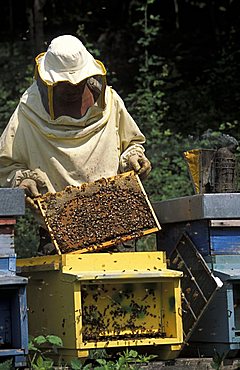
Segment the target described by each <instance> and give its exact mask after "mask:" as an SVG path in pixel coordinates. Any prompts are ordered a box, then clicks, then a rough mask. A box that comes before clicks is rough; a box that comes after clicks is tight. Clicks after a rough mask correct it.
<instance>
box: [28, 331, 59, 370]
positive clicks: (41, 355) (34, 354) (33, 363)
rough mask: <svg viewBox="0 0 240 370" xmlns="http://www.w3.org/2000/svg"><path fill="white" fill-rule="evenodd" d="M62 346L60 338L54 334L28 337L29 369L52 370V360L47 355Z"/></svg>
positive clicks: (55, 351)
mask: <svg viewBox="0 0 240 370" xmlns="http://www.w3.org/2000/svg"><path fill="white" fill-rule="evenodd" d="M62 346H63V342H62V340H61V338H59V337H58V336H55V335H47V336H44V335H39V336H37V337H35V338H33V337H29V345H28V349H29V355H28V362H29V368H30V370H53V369H54V367H53V365H54V361H53V360H52V359H51V358H48V357H47V355H49V354H50V353H57V349H58V348H59V347H62Z"/></svg>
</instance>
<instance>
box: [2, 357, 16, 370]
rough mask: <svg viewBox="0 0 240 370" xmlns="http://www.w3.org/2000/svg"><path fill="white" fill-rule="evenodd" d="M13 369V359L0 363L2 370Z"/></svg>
mask: <svg viewBox="0 0 240 370" xmlns="http://www.w3.org/2000/svg"><path fill="white" fill-rule="evenodd" d="M13 369H14V366H13V360H12V359H10V360H6V361H4V362H1V363H0V370H13Z"/></svg>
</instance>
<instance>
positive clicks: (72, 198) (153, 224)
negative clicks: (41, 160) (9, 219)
mask: <svg viewBox="0 0 240 370" xmlns="http://www.w3.org/2000/svg"><path fill="white" fill-rule="evenodd" d="M35 200H36V202H37V204H38V206H39V208H40V211H41V213H42V215H43V217H44V220H45V223H46V226H47V228H48V230H49V233H50V235H51V238H52V241H53V244H54V246H55V247H56V250H57V252H58V254H63V253H74V252H77V253H84V252H91V251H97V250H100V249H104V248H107V247H110V246H112V245H116V244H119V243H123V242H126V241H127V240H131V239H136V238H139V237H142V236H144V235H147V234H150V233H154V232H156V231H159V230H160V228H161V227H160V225H159V223H158V220H157V217H156V215H155V213H154V211H153V208H152V206H151V203H150V201H149V199H148V197H147V195H146V192H145V191H144V188H143V186H142V183H141V181H140V179H139V177H138V176H137V175H135V174H134V172H133V171H130V172H126V173H124V174H120V175H117V176H114V177H110V178H102V179H100V180H97V181H95V182H92V183H84V184H82V185H81V186H78V187H74V186H68V187H66V188H65V189H64V190H63V191H61V192H57V193H47V194H45V195H43V196H42V197H40V198H36V199H35Z"/></svg>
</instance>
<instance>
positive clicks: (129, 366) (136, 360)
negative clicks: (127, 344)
mask: <svg viewBox="0 0 240 370" xmlns="http://www.w3.org/2000/svg"><path fill="white" fill-rule="evenodd" d="M156 357H157V356H155V355H149V356H148V355H145V356H143V355H139V354H138V352H137V351H134V350H128V349H127V350H126V351H124V352H123V353H122V354H120V356H119V357H118V359H117V360H116V361H112V360H108V359H98V360H97V363H98V364H99V366H96V367H95V368H94V369H95V370H140V369H141V364H146V363H148V362H149V361H151V360H152V359H154V358H156Z"/></svg>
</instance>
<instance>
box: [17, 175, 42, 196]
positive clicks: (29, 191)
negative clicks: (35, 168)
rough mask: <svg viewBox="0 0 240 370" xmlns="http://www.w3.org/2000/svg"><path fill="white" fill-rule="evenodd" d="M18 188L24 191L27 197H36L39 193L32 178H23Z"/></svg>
mask: <svg viewBox="0 0 240 370" xmlns="http://www.w3.org/2000/svg"><path fill="white" fill-rule="evenodd" d="M18 187H19V188H20V189H23V190H24V191H25V194H26V195H27V196H29V197H37V196H38V195H41V194H40V193H39V191H38V188H37V183H36V181H35V180H33V179H24V180H22V182H21V183H20V184H19V186H18Z"/></svg>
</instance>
